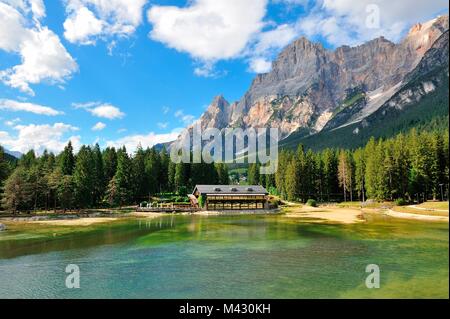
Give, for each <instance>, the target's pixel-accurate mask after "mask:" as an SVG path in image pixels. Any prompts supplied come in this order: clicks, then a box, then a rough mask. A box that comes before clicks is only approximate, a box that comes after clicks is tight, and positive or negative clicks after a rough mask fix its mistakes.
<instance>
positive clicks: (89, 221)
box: [28, 217, 118, 226]
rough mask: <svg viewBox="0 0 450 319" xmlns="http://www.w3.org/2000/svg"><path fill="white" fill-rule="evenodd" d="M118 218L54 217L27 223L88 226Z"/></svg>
mask: <svg viewBox="0 0 450 319" xmlns="http://www.w3.org/2000/svg"><path fill="white" fill-rule="evenodd" d="M116 220H118V218H109V217H103V218H94V217H92V218H89V217H87V218H77V219H55V220H36V221H29V222H28V223H33V224H43V225H52V226H90V225H94V224H100V223H108V222H113V221H116Z"/></svg>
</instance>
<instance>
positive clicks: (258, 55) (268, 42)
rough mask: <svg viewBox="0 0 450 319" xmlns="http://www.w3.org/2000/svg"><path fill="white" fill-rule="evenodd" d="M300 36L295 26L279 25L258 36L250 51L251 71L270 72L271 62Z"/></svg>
mask: <svg viewBox="0 0 450 319" xmlns="http://www.w3.org/2000/svg"><path fill="white" fill-rule="evenodd" d="M298 35H299V31H298V30H297V29H296V28H295V26H293V25H289V24H282V25H278V26H276V27H275V28H273V29H269V30H267V31H264V32H261V33H260V34H258V36H257V37H256V40H255V43H254V44H253V45H252V46H250V47H249V49H248V56H249V57H250V58H249V68H250V71H252V72H255V73H267V72H269V71H270V70H271V68H272V62H271V60H272V59H273V58H274V57H275V55H276V54H277V53H278V52H279V51H280V50H281V49H283V48H284V47H285V46H287V45H288V44H289V43H291V42H292V41H293V40H294V39H295V38H296V37H298Z"/></svg>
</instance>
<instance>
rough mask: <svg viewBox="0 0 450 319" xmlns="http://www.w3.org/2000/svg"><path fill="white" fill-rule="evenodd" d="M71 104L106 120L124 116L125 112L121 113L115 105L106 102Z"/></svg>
mask: <svg viewBox="0 0 450 319" xmlns="http://www.w3.org/2000/svg"><path fill="white" fill-rule="evenodd" d="M72 106H73V107H75V108H76V109H84V110H86V111H88V112H89V113H91V114H92V115H94V116H96V117H101V118H105V119H108V120H115V119H121V118H123V117H124V116H125V113H123V112H122V111H121V110H120V109H119V108H118V107H117V106H114V105H111V104H108V103H100V102H88V103H81V104H80V103H74V104H72Z"/></svg>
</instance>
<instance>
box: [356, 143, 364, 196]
mask: <svg viewBox="0 0 450 319" xmlns="http://www.w3.org/2000/svg"><path fill="white" fill-rule="evenodd" d="M353 160H354V163H355V190H356V191H357V192H358V196H359V198H361V200H362V201H363V202H364V201H365V200H366V195H365V187H366V186H365V171H366V158H365V153H364V151H363V150H362V149H360V148H359V149H357V150H356V151H355V152H354V153H353Z"/></svg>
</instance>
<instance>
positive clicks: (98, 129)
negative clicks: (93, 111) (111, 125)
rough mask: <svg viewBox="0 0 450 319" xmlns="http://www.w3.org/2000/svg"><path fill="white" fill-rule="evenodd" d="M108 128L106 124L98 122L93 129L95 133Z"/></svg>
mask: <svg viewBox="0 0 450 319" xmlns="http://www.w3.org/2000/svg"><path fill="white" fill-rule="evenodd" d="M105 128H106V124H105V123H102V122H98V123H97V124H95V125H94V126H93V127H92V130H93V131H102V130H104V129H105Z"/></svg>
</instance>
